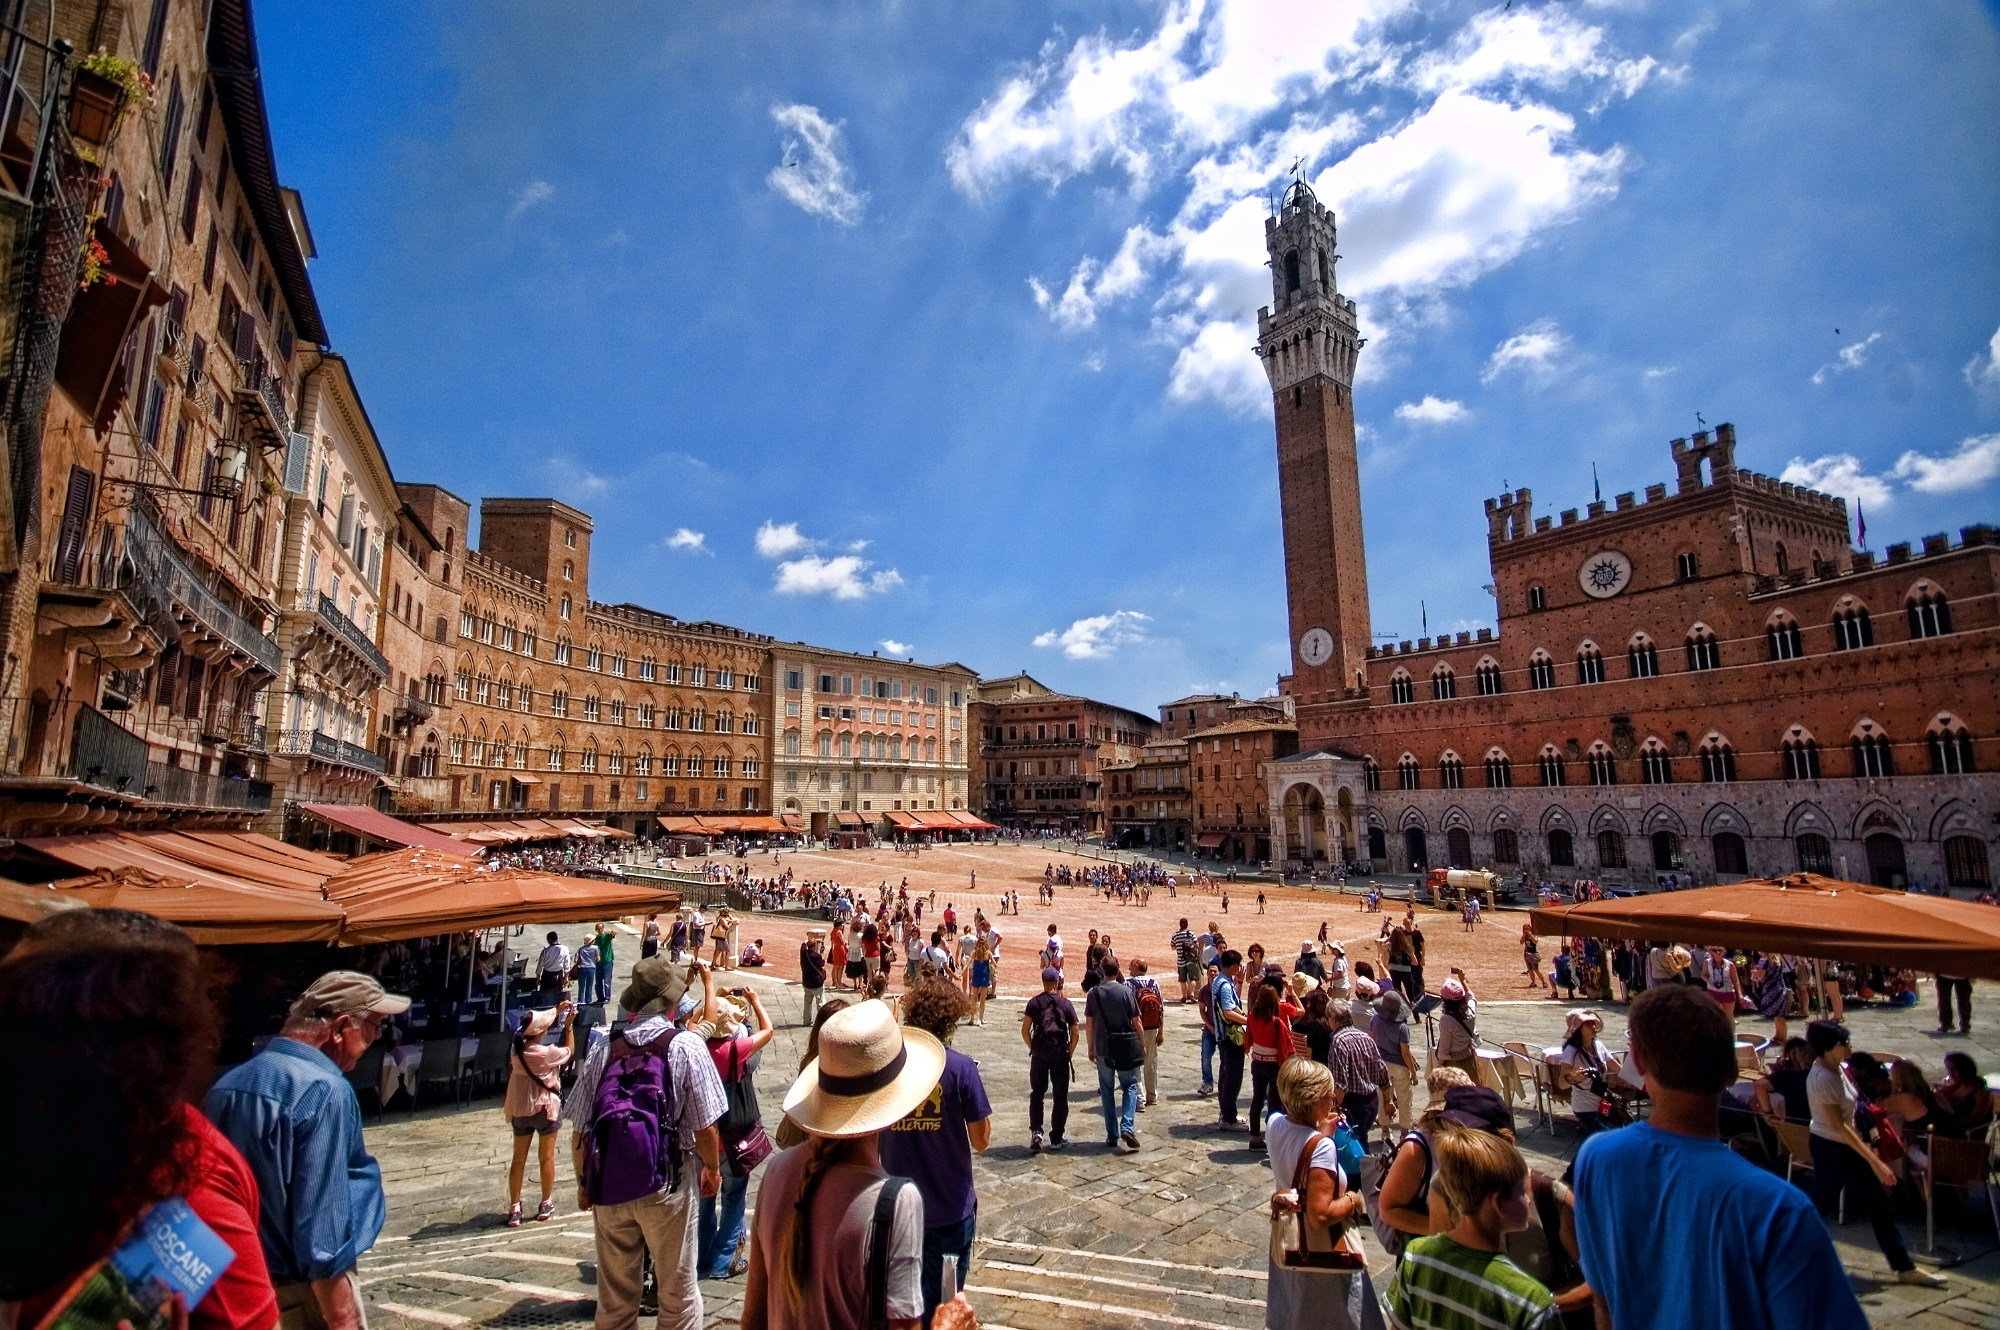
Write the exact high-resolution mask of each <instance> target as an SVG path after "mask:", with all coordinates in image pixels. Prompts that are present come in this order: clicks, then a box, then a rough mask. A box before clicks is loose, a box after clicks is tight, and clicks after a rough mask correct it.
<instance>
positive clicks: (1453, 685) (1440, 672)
mask: <svg viewBox="0 0 2000 1330" xmlns="http://www.w3.org/2000/svg"><path fill="white" fill-rule="evenodd" d="M1457 696H1458V676H1457V675H1455V674H1453V673H1452V672H1451V670H1450V668H1449V667H1447V666H1444V665H1440V666H1438V667H1437V668H1436V669H1434V670H1432V671H1431V697H1432V698H1433V699H1435V700H1437V701H1439V702H1443V701H1447V700H1449V699H1451V698H1454V697H1457Z"/></svg>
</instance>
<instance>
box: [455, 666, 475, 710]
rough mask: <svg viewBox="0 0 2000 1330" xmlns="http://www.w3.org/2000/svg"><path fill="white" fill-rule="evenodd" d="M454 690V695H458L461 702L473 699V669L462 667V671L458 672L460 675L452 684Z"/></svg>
mask: <svg viewBox="0 0 2000 1330" xmlns="http://www.w3.org/2000/svg"><path fill="white" fill-rule="evenodd" d="M452 691H453V694H454V695H455V696H456V697H457V698H458V700H459V701H461V702H468V701H470V700H471V699H472V671H471V670H465V669H461V670H460V671H459V672H458V677H457V682H456V683H454V684H453V686H452Z"/></svg>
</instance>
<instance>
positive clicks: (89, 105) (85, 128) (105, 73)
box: [69, 51, 153, 148]
mask: <svg viewBox="0 0 2000 1330" xmlns="http://www.w3.org/2000/svg"><path fill="white" fill-rule="evenodd" d="M152 98H153V81H152V80H151V79H150V78H148V77H147V76H146V72H145V71H144V70H142V69H140V68H139V66H138V65H136V64H134V63H133V62H132V61H130V60H127V59H125V58H124V57H123V56H117V55H112V54H110V53H108V52H105V51H93V52H91V53H90V54H89V55H87V56H85V57H84V58H83V59H82V60H80V61H78V62H77V67H76V78H75V80H74V81H73V82H72V83H71V85H70V98H69V132H70V133H71V134H73V135H75V136H76V138H78V139H79V140H81V141H82V142H84V143H88V144H91V145H93V146H95V147H100V148H101V147H103V146H104V145H105V144H107V143H109V142H110V141H111V135H112V132H113V131H114V130H116V129H117V128H118V122H119V120H120V119H122V118H123V117H124V115H125V112H126V110H127V109H129V108H130V107H131V106H133V105H141V106H143V105H145V104H146V103H147V102H150V101H151V100H152Z"/></svg>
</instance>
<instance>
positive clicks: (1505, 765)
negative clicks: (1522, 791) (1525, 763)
mask: <svg viewBox="0 0 2000 1330" xmlns="http://www.w3.org/2000/svg"><path fill="white" fill-rule="evenodd" d="M1513 784H1514V764H1513V763H1511V762H1509V761H1508V760H1507V754H1505V753H1503V752H1501V751H1500V750H1499V749H1498V748H1492V749H1488V750H1487V753H1486V788H1487V789H1489V790H1505V789H1511V788H1512V787H1513Z"/></svg>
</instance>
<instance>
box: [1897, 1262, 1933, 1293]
mask: <svg viewBox="0 0 2000 1330" xmlns="http://www.w3.org/2000/svg"><path fill="white" fill-rule="evenodd" d="M1896 1282H1897V1283H1898V1284H1915V1285H1917V1286H1918V1287H1920V1288H1943V1287H1944V1286H1945V1277H1944V1276H1943V1275H1941V1274H1939V1273H1937V1272H1936V1271H1935V1270H1919V1269H1917V1268H1916V1267H1915V1266H1912V1267H1910V1268H1909V1269H1908V1270H1901V1271H1898V1272H1897V1274H1896Z"/></svg>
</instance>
